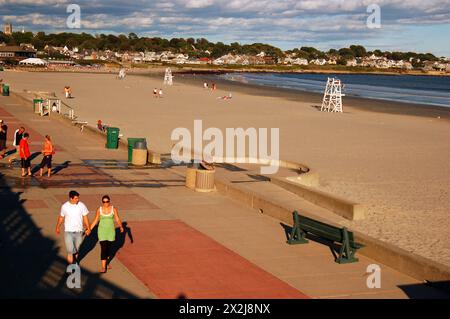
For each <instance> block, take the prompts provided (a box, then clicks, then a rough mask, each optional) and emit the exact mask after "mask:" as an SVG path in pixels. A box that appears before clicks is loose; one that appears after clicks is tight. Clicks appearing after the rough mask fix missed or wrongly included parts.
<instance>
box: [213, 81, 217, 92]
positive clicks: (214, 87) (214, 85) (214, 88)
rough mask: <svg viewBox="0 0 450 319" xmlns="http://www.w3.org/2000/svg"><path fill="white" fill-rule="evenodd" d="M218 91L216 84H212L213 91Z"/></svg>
mask: <svg viewBox="0 0 450 319" xmlns="http://www.w3.org/2000/svg"><path fill="white" fill-rule="evenodd" d="M216 89H217V86H216V83H213V84H212V90H213V91H215V90H216Z"/></svg>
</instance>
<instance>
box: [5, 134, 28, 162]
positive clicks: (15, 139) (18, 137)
mask: <svg viewBox="0 0 450 319" xmlns="http://www.w3.org/2000/svg"><path fill="white" fill-rule="evenodd" d="M24 133H25V128H24V127H23V126H21V127H20V128H18V129H17V130H16V131H15V132H14V136H13V146H14V147H15V148H16V152H15V153H14V155H12V156H11V157H10V158H9V160H8V162H9V165H10V166H11V165H12V162H13V160H15V159H16V156H17V154H19V152H20V149H19V145H20V140H21V139H22V137H23V134H24Z"/></svg>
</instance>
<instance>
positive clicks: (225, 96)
mask: <svg viewBox="0 0 450 319" xmlns="http://www.w3.org/2000/svg"><path fill="white" fill-rule="evenodd" d="M232 98H233V96H232V95H231V93H228V95H224V96H219V97H218V99H220V100H231V99H232Z"/></svg>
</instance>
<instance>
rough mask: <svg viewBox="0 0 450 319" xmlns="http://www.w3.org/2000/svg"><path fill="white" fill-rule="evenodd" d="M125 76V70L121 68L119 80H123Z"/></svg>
mask: <svg viewBox="0 0 450 319" xmlns="http://www.w3.org/2000/svg"><path fill="white" fill-rule="evenodd" d="M125 75H126V73H125V69H124V68H121V69H120V70H119V80H123V79H125Z"/></svg>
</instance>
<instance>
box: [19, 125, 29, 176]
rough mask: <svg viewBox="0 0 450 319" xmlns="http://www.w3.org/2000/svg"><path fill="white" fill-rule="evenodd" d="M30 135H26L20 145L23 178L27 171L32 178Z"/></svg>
mask: <svg viewBox="0 0 450 319" xmlns="http://www.w3.org/2000/svg"><path fill="white" fill-rule="evenodd" d="M29 137H30V134H28V133H24V134H23V137H22V139H21V140H20V143H19V155H20V165H21V167H22V177H25V176H26V174H25V170H28V176H32V174H31V161H30V157H31V153H30V146H29V144H28V138H29Z"/></svg>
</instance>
